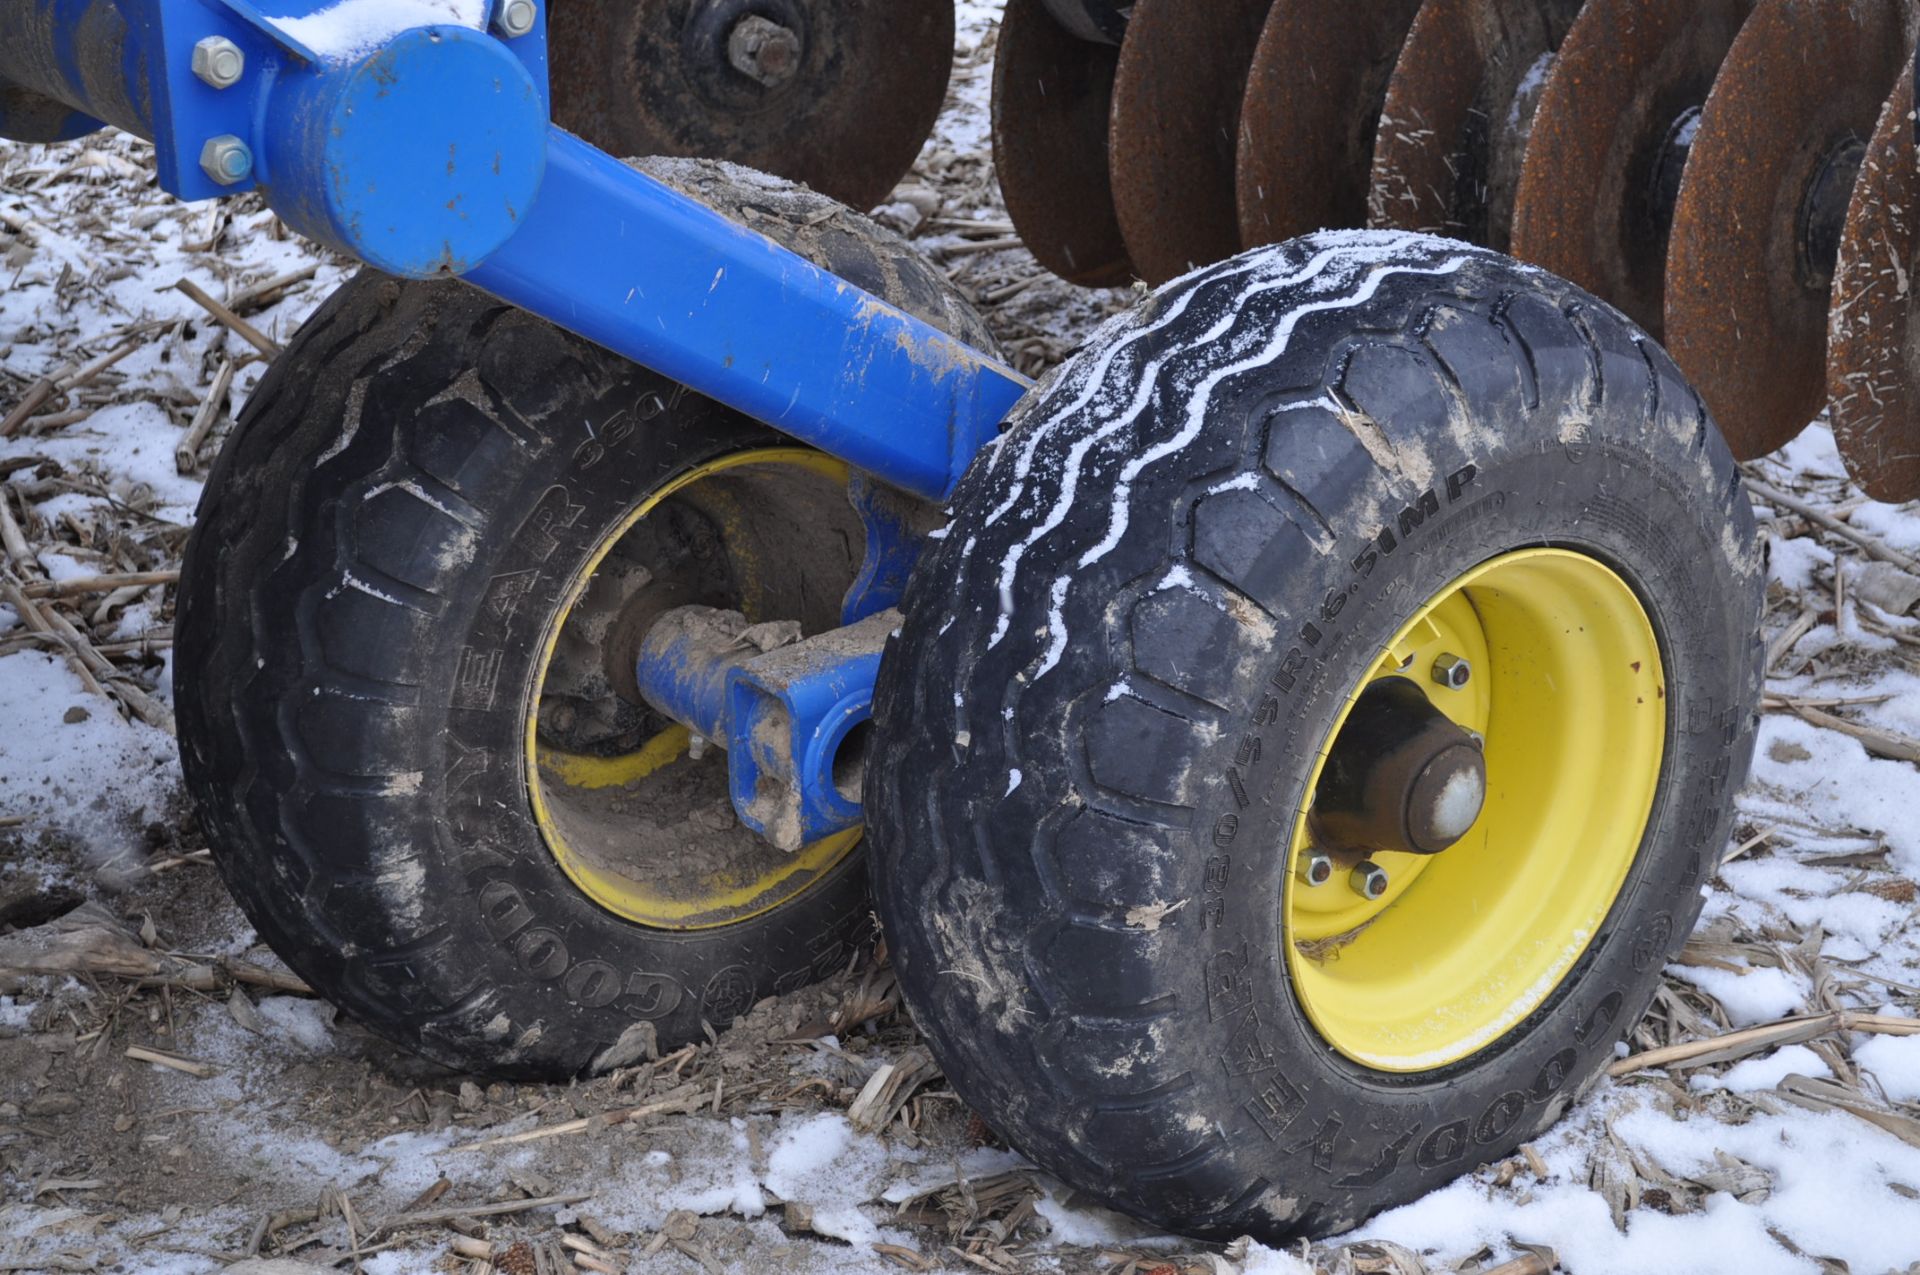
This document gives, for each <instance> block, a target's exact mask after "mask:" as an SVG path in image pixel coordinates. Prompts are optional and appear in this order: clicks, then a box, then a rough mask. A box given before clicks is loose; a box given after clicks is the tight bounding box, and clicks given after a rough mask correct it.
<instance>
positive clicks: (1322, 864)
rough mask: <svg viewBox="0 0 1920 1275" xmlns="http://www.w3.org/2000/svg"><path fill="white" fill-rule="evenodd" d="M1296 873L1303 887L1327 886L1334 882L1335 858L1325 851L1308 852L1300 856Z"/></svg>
mask: <svg viewBox="0 0 1920 1275" xmlns="http://www.w3.org/2000/svg"><path fill="white" fill-rule="evenodd" d="M1294 871H1295V872H1296V873H1298V874H1299V877H1300V884H1302V885H1325V884H1326V883H1327V882H1329V881H1331V880H1333V856H1331V855H1329V854H1328V853H1327V852H1326V851H1325V850H1308V851H1306V852H1305V853H1303V854H1302V855H1301V856H1300V862H1299V864H1298V866H1296V867H1295V869H1294Z"/></svg>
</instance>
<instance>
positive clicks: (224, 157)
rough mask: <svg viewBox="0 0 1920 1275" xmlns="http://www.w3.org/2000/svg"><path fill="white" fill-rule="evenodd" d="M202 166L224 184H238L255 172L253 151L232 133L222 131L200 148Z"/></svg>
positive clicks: (209, 174)
mask: <svg viewBox="0 0 1920 1275" xmlns="http://www.w3.org/2000/svg"><path fill="white" fill-rule="evenodd" d="M200 168H201V170H202V171H204V172H205V173H206V175H207V176H209V177H211V178H213V180H215V181H217V182H219V183H220V184H221V185H222V186H237V185H239V184H240V183H241V182H243V181H245V180H247V178H248V177H249V176H250V175H251V174H252V173H253V152H252V151H250V150H248V149H247V144H246V143H245V142H243V141H241V140H240V139H239V138H237V137H235V136H234V135H233V134H232V133H222V134H221V135H220V136H218V137H210V138H208V139H207V144H206V145H205V146H202V147H201V148H200Z"/></svg>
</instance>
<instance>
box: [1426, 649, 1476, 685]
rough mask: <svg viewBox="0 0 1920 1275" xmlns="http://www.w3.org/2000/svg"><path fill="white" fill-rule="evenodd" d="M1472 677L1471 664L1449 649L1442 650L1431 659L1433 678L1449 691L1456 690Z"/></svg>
mask: <svg viewBox="0 0 1920 1275" xmlns="http://www.w3.org/2000/svg"><path fill="white" fill-rule="evenodd" d="M1472 679H1473V665H1471V664H1469V663H1467V662H1466V661H1465V660H1463V659H1461V658H1460V657H1459V656H1457V655H1455V654H1453V653H1452V652H1451V651H1447V652H1442V653H1441V654H1440V655H1439V656H1438V657H1436V658H1435V659H1434V661H1433V680H1434V681H1436V682H1438V683H1439V684H1440V685H1442V686H1444V687H1446V688H1447V689H1448V690H1450V691H1457V690H1460V689H1461V688H1462V687H1464V686H1465V685H1466V684H1467V683H1468V682H1469V681H1471V680H1472Z"/></svg>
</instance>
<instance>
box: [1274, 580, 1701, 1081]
mask: <svg viewBox="0 0 1920 1275" xmlns="http://www.w3.org/2000/svg"><path fill="white" fill-rule="evenodd" d="M1443 653H1448V654H1453V655H1457V656H1461V657H1463V658H1465V659H1466V660H1467V661H1468V662H1469V663H1470V665H1471V666H1472V669H1473V675H1472V677H1471V679H1470V680H1469V682H1468V683H1467V685H1466V686H1464V687H1462V688H1460V689H1459V690H1450V689H1447V688H1444V687H1442V686H1439V685H1437V684H1436V683H1435V682H1434V681H1433V680H1432V679H1431V677H1430V675H1429V670H1430V669H1431V668H1432V666H1433V663H1434V660H1435V659H1436V658H1437V657H1438V656H1440V655H1441V654H1443ZM1384 677H1408V678H1412V679H1414V680H1415V681H1416V683H1417V684H1419V685H1420V686H1421V687H1422V689H1423V690H1425V691H1426V692H1427V696H1428V699H1429V700H1430V701H1431V702H1432V703H1433V704H1434V705H1435V706H1436V707H1438V708H1439V709H1440V710H1441V711H1442V712H1444V713H1445V714H1446V715H1447V716H1448V717H1449V718H1451V719H1452V720H1453V721H1454V722H1455V724H1457V725H1459V726H1462V727H1464V728H1466V729H1468V730H1472V731H1477V732H1479V733H1480V734H1482V735H1483V736H1485V740H1486V745H1485V757H1486V771H1487V795H1486V802H1485V805H1484V806H1483V808H1482V810H1481V813H1480V816H1479V818H1478V820H1477V821H1476V822H1475V823H1474V825H1473V827H1472V828H1471V829H1469V831H1468V832H1467V834H1466V835H1465V836H1464V837H1463V838H1461V840H1460V841H1459V842H1457V843H1456V844H1455V845H1453V846H1452V847H1451V848H1449V849H1447V850H1445V851H1443V852H1442V853H1440V854H1437V855H1413V854H1398V853H1386V852H1383V853H1380V854H1376V855H1375V856H1374V859H1375V861H1376V862H1378V863H1379V864H1380V866H1381V867H1383V868H1384V869H1385V870H1386V871H1387V873H1388V876H1389V880H1390V882H1391V884H1390V885H1389V887H1388V889H1387V891H1386V893H1385V894H1384V895H1383V896H1382V897H1380V898H1379V899H1377V900H1373V901H1367V900H1365V899H1363V898H1362V897H1361V896H1360V895H1359V894H1358V893H1356V892H1355V891H1354V890H1352V889H1351V888H1350V887H1349V886H1348V884H1347V881H1346V876H1345V873H1344V871H1341V872H1336V873H1335V875H1334V879H1333V880H1332V881H1330V882H1328V883H1327V884H1324V885H1320V886H1308V885H1305V884H1303V883H1302V882H1301V880H1300V878H1299V876H1298V875H1296V871H1295V869H1296V867H1297V865H1298V861H1299V859H1300V856H1301V855H1302V854H1303V853H1304V852H1305V851H1306V850H1307V849H1308V848H1309V847H1310V837H1309V834H1308V818H1307V815H1308V809H1309V808H1310V802H1309V801H1303V802H1302V803H1301V804H1302V808H1301V810H1300V811H1299V812H1298V814H1297V816H1296V818H1295V821H1294V828H1293V838H1292V844H1291V849H1290V851H1289V856H1288V865H1287V866H1288V872H1287V878H1286V887H1285V890H1286V908H1285V927H1286V934H1285V938H1286V943H1285V947H1286V952H1287V962H1288V968H1289V970H1290V972H1291V974H1292V978H1293V983H1294V987H1295V989H1296V991H1297V993H1298V995H1299V998H1300V1001H1301V1003H1302V1005H1303V1006H1304V1008H1305V1010H1306V1012H1307V1016H1308V1018H1309V1019H1310V1020H1311V1021H1312V1023H1313V1025H1314V1027H1315V1028H1316V1029H1317V1030H1318V1031H1319V1032H1320V1034H1321V1036H1323V1037H1324V1038H1325V1039H1326V1041H1327V1042H1328V1044H1330V1045H1332V1046H1333V1047H1334V1048H1335V1049H1336V1050H1338V1051H1339V1052H1340V1053H1342V1054H1344V1055H1345V1056H1346V1057H1348V1058H1350V1059H1352V1060H1353V1061H1355V1062H1358V1063H1361V1064H1364V1065H1366V1066H1368V1067H1372V1068H1375V1069H1378V1070H1381V1071H1389V1072H1415V1071H1426V1070H1429V1069H1432V1068H1435V1067H1441V1066H1445V1065H1446V1064H1448V1063H1452V1062H1457V1061H1459V1060H1460V1059H1462V1058H1465V1057H1467V1056H1468V1055H1470V1054H1473V1053H1475V1052H1476V1051H1478V1050H1480V1049H1483V1048H1485V1047H1486V1046H1487V1045H1490V1044H1492V1043H1493V1042H1494V1041H1496V1040H1498V1039H1499V1038H1500V1037H1501V1036H1503V1035H1505V1034H1506V1033H1507V1032H1508V1031H1509V1030H1511V1029H1512V1028H1513V1027H1515V1026H1516V1025H1518V1024H1519V1023H1520V1022H1521V1021H1522V1020H1523V1019H1525V1018H1526V1016H1527V1015H1528V1014H1530V1013H1532V1012H1533V1011H1534V1010H1535V1009H1537V1008H1539V1006H1540V1005H1541V1004H1542V1003H1544V1002H1545V1001H1546V999H1547V998H1548V997H1549V996H1550V995H1552V993H1553V991H1554V989H1555V988H1556V987H1558V986H1559V984H1560V981H1561V979H1562V978H1564V977H1565V976H1566V974H1567V972H1568V971H1569V970H1570V969H1572V967H1573V965H1574V963H1575V962H1576V961H1578V960H1579V959H1580V956H1581V954H1582V953H1583V952H1584V951H1585V950H1586V948H1587V945H1588V944H1589V943H1590V942H1591V941H1592V938H1593V936H1594V934H1595V933H1597V932H1598V930H1599V928H1600V925H1601V923H1602V921H1603V920H1604V919H1605V918H1606V915H1607V913H1608V911H1609V910H1610V909H1611V908H1612V906H1613V903H1614V900H1615V898H1616V896H1617V895H1618V894H1619V892H1620V887H1621V884H1622V883H1623V882H1624V881H1625V880H1626V877H1627V873H1628V871H1629V870H1630V869H1631V868H1632V866H1633V862H1634V859H1635V857H1636V856H1637V855H1638V853H1639V850H1640V843H1641V840H1642V838H1643V837H1644V836H1645V834H1646V827H1647V819H1648V816H1649V814H1650V812H1651V811H1652V808H1653V799H1654V793H1655V791H1656V789H1657V788H1658V787H1659V783H1660V769H1661V759H1662V756H1663V754H1664V751H1665V743H1666V731H1667V701H1666V680H1665V671H1664V668H1663V666H1662V664H1661V661H1660V650H1659V643H1658V640H1657V639H1656V638H1655V636H1654V631H1653V626H1652V624H1651V622H1650V621H1649V620H1648V618H1647V613H1646V610H1645V608H1643V607H1642V606H1641V604H1640V600H1639V599H1638V597H1636V596H1635V594H1634V592H1633V590H1632V589H1631V588H1630V587H1628V585H1627V583H1626V582H1625V581H1624V580H1622V579H1621V578H1620V577H1619V576H1618V575H1616V574H1615V573H1614V572H1613V571H1612V570H1610V569H1609V568H1608V567H1606V566H1605V565H1603V564H1602V563H1600V562H1598V561H1596V560H1595V559H1593V558H1589V557H1587V556H1585V555H1583V554H1579V553H1573V552H1569V551H1566V550H1561V549H1528V550H1522V551H1519V552H1515V553H1509V554H1505V555H1503V556H1501V557H1498V558H1494V559H1492V560H1490V561H1488V562H1485V563H1483V564H1481V565H1480V566H1478V567H1475V568H1474V569H1473V570H1471V571H1469V572H1467V573H1466V574H1465V575H1463V576H1461V577H1459V578H1458V579H1457V580H1455V581H1453V582H1452V583H1451V584H1449V585H1448V586H1447V587H1446V588H1445V589H1442V590H1441V591H1440V592H1439V593H1437V594H1435V595H1434V596H1433V597H1432V598H1431V599H1430V600H1429V601H1428V602H1427V603H1426V605H1424V606H1422V607H1421V608H1420V610H1419V612H1418V613H1416V614H1415V615H1414V616H1413V618H1412V619H1410V620H1408V621H1407V623H1406V624H1405V625H1404V626H1403V627H1402V628H1401V629H1400V631H1399V632H1398V633H1396V634H1395V635H1394V637H1393V640H1392V641H1391V642H1389V643H1388V644H1387V646H1386V647H1385V649H1383V650H1382V651H1381V652H1380V655H1379V658H1378V660H1377V661H1376V662H1375V663H1374V665H1373V666H1372V667H1371V669H1370V670H1369V673H1368V675H1367V676H1366V677H1365V678H1363V679H1361V681H1360V683H1359V684H1358V685H1356V686H1355V687H1354V688H1353V690H1352V693H1351V694H1350V695H1349V696H1348V698H1347V701H1346V704H1345V705H1344V706H1343V708H1342V709H1341V712H1340V714H1339V717H1338V719H1337V720H1336V721H1335V722H1334V725H1333V728H1332V729H1331V730H1330V731H1329V732H1328V733H1327V737H1326V740H1325V741H1324V743H1323V745H1322V748H1321V752H1320V757H1319V760H1318V761H1317V762H1316V763H1315V765H1314V768H1313V772H1312V775H1311V777H1310V778H1309V781H1308V785H1307V789H1306V791H1307V793H1308V794H1311V793H1313V792H1314V791H1315V789H1316V788H1317V786H1318V784H1319V780H1320V772H1321V769H1322V768H1323V767H1324V765H1325V763H1326V758H1327V753H1328V750H1329V749H1331V748H1332V746H1333V741H1334V740H1335V739H1336V738H1338V736H1339V733H1340V729H1341V727H1342V726H1343V725H1344V724H1345V723H1346V720H1347V716H1348V714H1349V713H1350V712H1351V711H1352V709H1353V705H1354V702H1355V701H1356V700H1357V699H1358V698H1359V697H1360V693H1361V692H1362V691H1363V690H1365V689H1366V687H1367V686H1368V685H1370V684H1371V683H1373V682H1374V681H1377V680H1378V679H1380V678H1384Z"/></svg>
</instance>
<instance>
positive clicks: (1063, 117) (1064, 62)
mask: <svg viewBox="0 0 1920 1275" xmlns="http://www.w3.org/2000/svg"><path fill="white" fill-rule="evenodd" d="M1119 60H1120V51H1119V50H1118V49H1115V48H1113V47H1111V46H1110V45H1105V44H1094V43H1090V42H1088V41H1085V40H1081V39H1079V38H1077V37H1075V36H1074V35H1073V34H1072V33H1071V32H1069V31H1067V30H1066V28H1064V27H1062V26H1061V25H1060V24H1059V23H1058V22H1055V21H1054V19H1053V16H1052V15H1051V14H1050V13H1048V12H1047V7H1046V4H1045V3H1044V0H1007V9H1006V14H1005V16H1004V17H1003V18H1001V20H1000V45H999V49H998V51H997V52H996V53H995V54H994V63H993V166H994V169H995V171H996V172H997V173H998V174H999V176H1000V193H1001V195H1002V196H1004V197H1005V199H1006V201H1007V215H1008V216H1010V217H1012V218H1013V224H1014V227H1015V228H1016V229H1017V230H1019V232H1020V238H1021V239H1022V240H1024V241H1025V242H1026V245H1027V248H1028V250H1029V251H1031V252H1032V253H1033V256H1034V259H1035V260H1036V261H1038V262H1039V263H1040V264H1041V265H1043V266H1045V267H1046V268H1047V269H1049V270H1051V271H1053V272H1054V273H1055V274H1057V275H1059V276H1060V277H1061V278H1062V279H1065V280H1067V281H1068V282H1070V283H1078V284H1082V285H1084V286H1086V287H1089V288H1106V287H1112V286H1113V285H1115V284H1121V283H1125V282H1127V280H1129V279H1131V278H1132V277H1133V263H1132V261H1130V260H1128V258H1127V247H1126V244H1125V243H1124V242H1123V241H1122V240H1121V237H1120V223H1119V221H1117V220H1116V219H1115V217H1114V212H1113V189H1112V187H1111V186H1110V185H1109V184H1108V180H1107V116H1108V113H1109V111H1110V110H1111V108H1112V103H1113V73H1114V67H1115V66H1116V65H1117V64H1118V62H1119Z"/></svg>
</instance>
